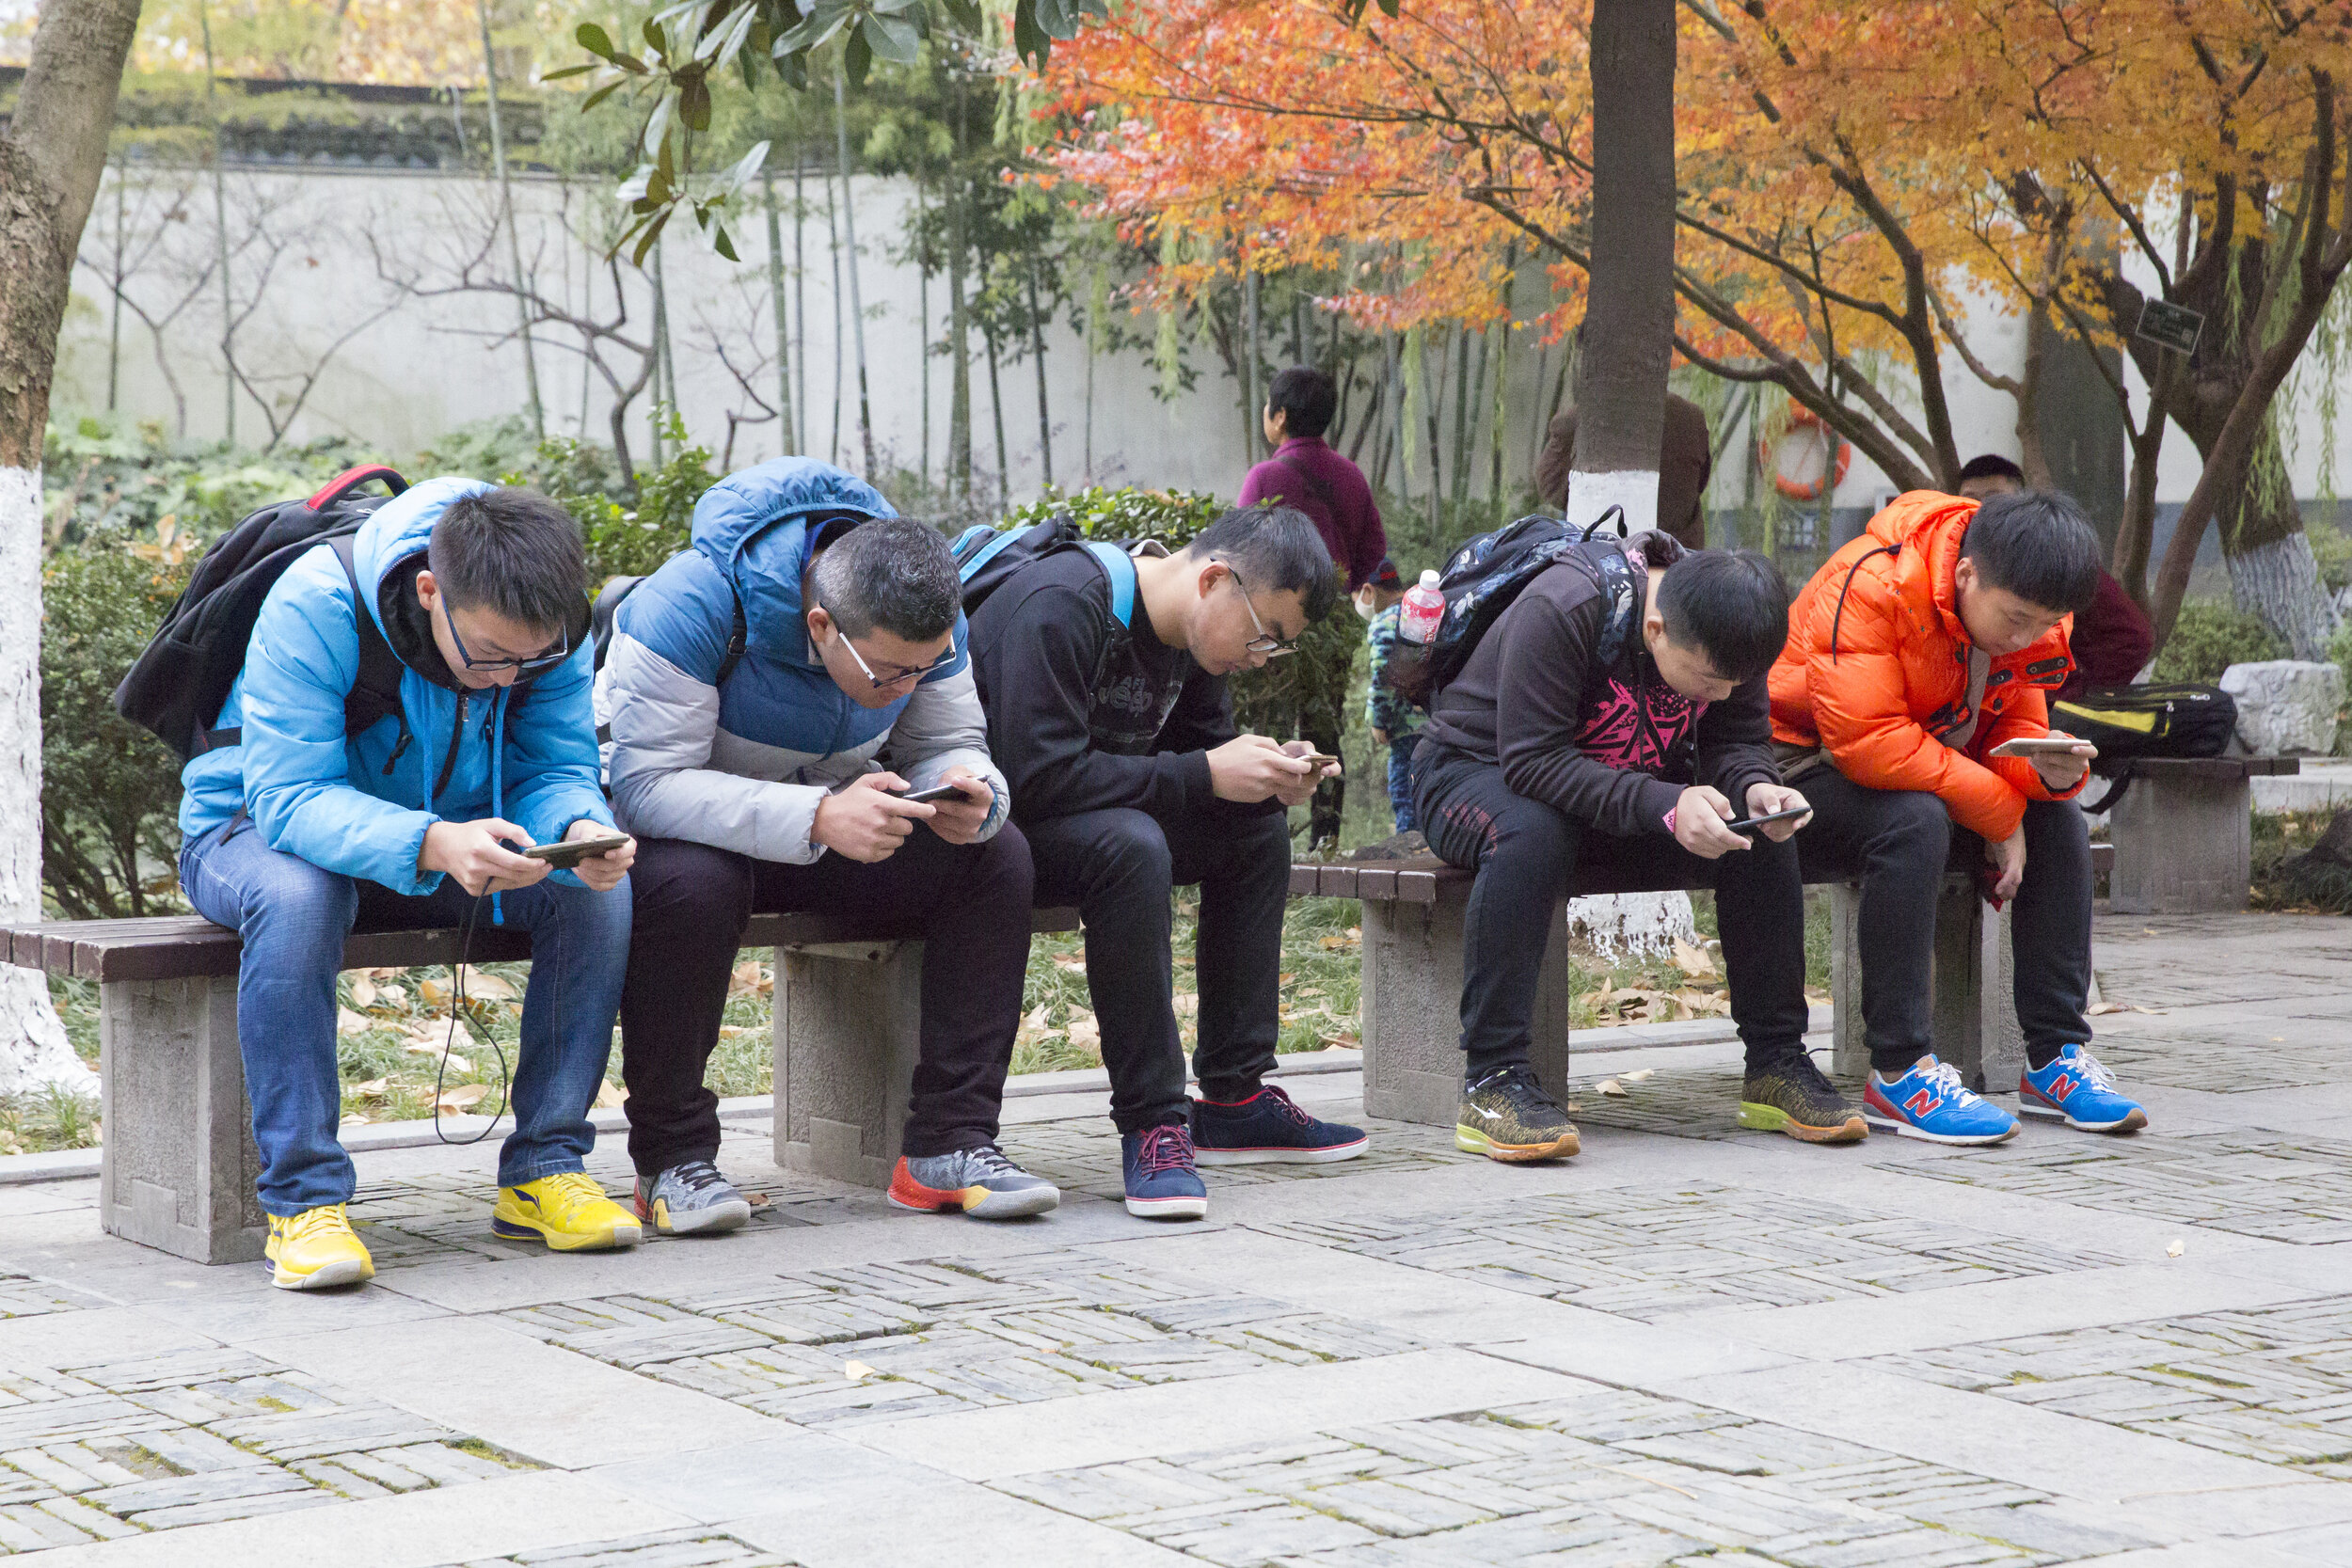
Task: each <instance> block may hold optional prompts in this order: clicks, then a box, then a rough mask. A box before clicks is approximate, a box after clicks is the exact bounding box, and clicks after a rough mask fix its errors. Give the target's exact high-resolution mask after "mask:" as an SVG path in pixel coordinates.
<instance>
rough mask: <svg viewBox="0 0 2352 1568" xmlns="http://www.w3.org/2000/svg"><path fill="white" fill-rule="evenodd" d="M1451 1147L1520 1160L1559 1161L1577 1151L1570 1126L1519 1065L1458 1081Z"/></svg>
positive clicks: (1514, 1161)
mask: <svg viewBox="0 0 2352 1568" xmlns="http://www.w3.org/2000/svg"><path fill="white" fill-rule="evenodd" d="M1454 1148H1459V1149H1464V1150H1467V1151H1468V1152H1470V1153H1472V1154H1484V1155H1485V1156H1486V1158H1487V1159H1489V1160H1501V1161H1503V1162H1504V1163H1506V1164H1524V1163H1525V1162H1527V1161H1530V1160H1565V1159H1566V1158H1567V1157H1568V1156H1569V1155H1571V1154H1574V1153H1575V1152H1576V1150H1577V1141H1576V1124H1575V1123H1574V1122H1572V1121H1570V1120H1569V1119H1568V1113H1567V1112H1566V1111H1565V1110H1564V1109H1562V1108H1561V1104H1560V1102H1559V1101H1556V1100H1554V1099H1552V1098H1551V1096H1550V1095H1549V1094H1547V1093H1546V1092H1545V1091H1544V1086H1543V1085H1541V1084H1540V1083H1538V1082H1536V1080H1535V1074H1534V1071H1533V1070H1531V1069H1528V1068H1527V1067H1525V1066H1514V1067H1506V1068H1497V1069H1495V1070H1494V1071H1492V1072H1490V1073H1488V1074H1486V1077H1484V1078H1481V1079H1479V1080H1478V1081H1477V1082H1476V1083H1474V1084H1465V1085H1462V1101H1461V1104H1460V1105H1459V1106H1458V1107H1457V1108H1456V1109H1455V1111H1454Z"/></svg>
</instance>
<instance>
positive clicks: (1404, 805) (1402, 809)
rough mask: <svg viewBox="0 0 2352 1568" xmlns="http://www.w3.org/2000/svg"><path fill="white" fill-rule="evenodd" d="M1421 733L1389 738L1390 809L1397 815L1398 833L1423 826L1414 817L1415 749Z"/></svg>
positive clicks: (1419, 741)
mask: <svg viewBox="0 0 2352 1568" xmlns="http://www.w3.org/2000/svg"><path fill="white" fill-rule="evenodd" d="M1420 744H1421V732H1420V731H1419V730H1415V731H1414V732H1413V733H1412V734H1410V735H1392V736H1389V809H1390V810H1391V811H1393V812H1394V813H1396V831H1397V832H1400V833H1409V832H1412V831H1413V830H1414V829H1415V828H1418V827H1420V826H1421V820H1420V818H1418V817H1416V816H1414V815H1413V748H1414V747H1416V746H1419V745H1420Z"/></svg>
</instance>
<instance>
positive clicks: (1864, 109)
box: [1047, 0, 2352, 486]
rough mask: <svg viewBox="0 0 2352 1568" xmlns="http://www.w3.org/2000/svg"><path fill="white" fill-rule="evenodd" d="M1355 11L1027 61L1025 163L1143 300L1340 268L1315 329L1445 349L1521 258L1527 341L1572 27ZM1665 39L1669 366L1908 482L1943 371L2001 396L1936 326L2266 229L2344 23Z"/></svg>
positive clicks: (1308, 4) (1122, 20) (2067, 322)
mask: <svg viewBox="0 0 2352 1568" xmlns="http://www.w3.org/2000/svg"><path fill="white" fill-rule="evenodd" d="M1351 10H1352V8H1351V6H1350V5H1349V3H1348V0H1172V3H1168V4H1164V5H1154V6H1149V7H1146V6H1139V5H1138V6H1131V7H1129V8H1126V9H1125V10H1123V11H1122V12H1120V14H1119V15H1118V16H1117V17H1116V18H1115V19H1114V20H1113V21H1112V22H1111V23H1110V24H1105V25H1102V26H1097V27H1093V28H1089V30H1087V31H1086V32H1085V33H1083V34H1082V35H1081V37H1080V39H1079V40H1078V41H1077V42H1076V43H1075V44H1074V45H1073V46H1071V47H1070V48H1068V49H1067V50H1065V51H1062V52H1058V53H1057V55H1056V56H1055V58H1054V62H1053V65H1052V68H1051V69H1050V71H1049V72H1048V74H1047V82H1048V85H1049V87H1050V88H1051V89H1052V92H1053V94H1054V97H1053V100H1052V104H1053V107H1054V108H1055V109H1056V110H1057V111H1059V112H1060V114H1061V116H1062V117H1063V118H1062V119H1060V120H1059V121H1058V123H1060V124H1061V125H1063V126H1066V127H1073V129H1070V130H1068V131H1066V132H1065V133H1064V134H1063V135H1060V136H1059V137H1058V139H1057V142H1056V143H1055V145H1054V146H1053V147H1051V148H1050V149H1049V150H1048V155H1049V156H1050V158H1051V161H1052V162H1053V164H1054V165H1055V166H1057V169H1058V170H1059V172H1060V173H1061V174H1062V175H1063V176H1064V177H1066V178H1068V179H1070V180H1072V181H1073V182H1078V183H1080V184H1082V185H1084V186H1085V187H1087V188H1089V190H1090V191H1091V192H1092V193H1094V196H1095V198H1096V200H1097V202H1098V203H1099V210H1100V211H1101V212H1103V213H1104V214H1108V215H1110V216H1112V217H1113V218H1115V219H1117V220H1118V222H1119V223H1120V226H1121V228H1122V230H1123V231H1124V232H1125V233H1126V234H1127V236H1128V237H1129V238H1130V239H1132V240H1135V241H1136V242H1138V243H1141V244H1145V245H1150V246H1151V247H1152V249H1153V250H1154V251H1156V252H1157V253H1158V254H1160V255H1161V256H1162V257H1163V258H1164V259H1166V260H1165V261H1164V264H1163V265H1162V266H1161V267H1160V268H1159V269H1157V271H1156V272H1155V274H1154V275H1153V277H1152V278H1151V280H1150V282H1149V284H1148V287H1147V291H1146V296H1145V297H1146V299H1147V300H1149V299H1150V298H1152V294H1153V293H1154V292H1159V291H1166V292H1176V293H1182V292H1185V291H1190V290H1195V289H1198V288H1200V286H1202V285H1203V284H1204V283H1207V282H1209V281H1210V280H1212V279H1214V278H1216V277H1231V276H1232V275H1234V274H1235V273H1236V272H1237V271H1239V270H1241V269H1245V268H1260V269H1268V270H1270V269H1273V268H1277V267H1290V266H1309V267H1315V268H1326V269H1341V268H1344V269H1348V276H1349V277H1350V278H1351V286H1349V287H1345V288H1343V289H1341V290H1339V291H1337V292H1336V293H1334V294H1333V296H1332V297H1331V298H1330V299H1328V300H1327V305H1329V306H1330V307H1331V308H1333V309H1342V310H1344V311H1346V312H1348V313H1349V314H1350V315H1352V316H1355V317H1357V318H1358V319H1359V320H1362V321H1364V322H1366V323H1367V324H1373V325H1387V326H1401V325H1413V324H1416V323H1420V322H1424V321H1432V320H1441V321H1458V322H1462V323H1464V324H1466V325H1473V326H1474V325H1483V324H1484V323H1486V322H1488V321H1491V320H1493V319H1495V318H1496V317H1497V316H1499V315H1500V314H1501V313H1502V310H1503V308H1504V307H1503V294H1502V283H1503V281H1504V278H1503V266H1502V251H1503V247H1504V246H1505V245H1506V244H1509V243H1510V242H1513V241H1518V242H1519V243H1520V244H1521V245H1525V244H1526V243H1528V242H1530V241H1532V242H1534V245H1535V246H1536V248H1537V249H1538V251H1539V253H1540V254H1542V255H1544V256H1545V257H1546V258H1547V259H1548V260H1549V261H1550V263H1551V266H1552V273H1553V277H1554V280H1555V283H1556V284H1557V286H1558V295H1557V302H1556V303H1555V305H1554V306H1553V308H1552V309H1551V310H1550V311H1549V316H1548V323H1547V325H1549V327H1550V328H1551V329H1552V330H1553V331H1554V332H1557V331H1558V330H1560V329H1562V328H1564V327H1565V326H1566V325H1572V324H1573V322H1574V321H1575V320H1576V319H1577V318H1578V316H1579V315H1581V310H1582V301H1581V285H1582V276H1583V267H1584V262H1585V254H1584V250H1583V245H1584V235H1585V233H1586V231H1587V219H1588V215H1589V214H1588V212H1587V203H1588V199H1589V191H1590V183H1589V171H1590V148H1591V125H1590V119H1589V112H1588V111H1589V77H1588V72H1587V66H1586V57H1585V30H1584V28H1585V17H1586V16H1587V15H1588V14H1589V13H1588V11H1587V9H1586V8H1584V7H1581V6H1573V5H1561V4H1557V3H1552V4H1536V3H1533V0H1402V4H1401V6H1400V14H1399V15H1397V16H1396V17H1393V18H1391V17H1388V16H1386V15H1383V14H1381V13H1380V12H1379V11H1377V10H1375V9H1366V10H1365V11H1364V13H1363V14H1362V15H1361V16H1360V18H1353V17H1351ZM1680 17H1681V22H1680V26H1681V32H1680V58H1679V62H1678V77H1677V142H1678V148H1677V166H1678V168H1677V178H1678V182H1679V185H1680V198H1679V217H1680V230H1679V241H1678V248H1677V294H1678V300H1679V307H1678V308H1679V321H1678V325H1677V342H1678V346H1679V347H1680V348H1681V350H1682V351H1683V353H1684V355H1685V356H1686V357H1687V358H1690V359H1692V360H1693V361H1694V362H1697V363H1700V364H1703V365H1707V366H1708V367H1709V368H1713V369H1717V370H1719V371H1721V372H1725V373H1730V374H1734V375H1738V376H1740V377H1742V378H1745V379H1760V380H1765V381H1769V382H1772V383H1774V384H1777V385H1779V386H1781V387H1783V388H1786V389H1787V390H1788V392H1789V394H1790V396H1791V398H1792V399H1793V400H1794V401H1796V402H1798V403H1800V404H1804V406H1806V407H1808V408H1810V409H1812V410H1813V411H1814V412H1816V413H1818V414H1820V416H1821V417H1822V418H1823V419H1824V420H1827V421H1828V422H1829V423H1830V424H1832V425H1833V426H1834V427H1835V428H1836V429H1837V431H1838V432H1839V434H1841V435H1843V436H1847V437H1848V438H1849V439H1851V440H1853V441H1854V442H1855V444H1856V445H1858V446H1860V447H1862V448H1863V450H1864V451H1866V452H1867V454H1868V455H1869V456H1870V457H1871V458H1872V460H1873V461H1875V462H1876V463H1877V464H1878V465H1879V466H1880V467H1881V468H1883V470H1884V471H1885V472H1887V473H1888V474H1889V475H1890V476H1891V477H1893V478H1894V479H1896V480H1897V482H1898V483H1901V484H1904V485H1906V486H1908V485H1913V484H1918V483H1931V482H1934V481H1936V480H1938V479H1942V480H1944V481H1945V482H1947V483H1948V478H1949V475H1950V474H1951V473H1952V472H1953V470H1954V469H1955V468H1956V467H1957V466H1958V454H1957V452H1956V451H1955V450H1954V446H1953V436H1952V431H1951V421H1950V417H1949V414H1948V411H1947V398H1946V395H1945V391H1944V386H1943V378H1944V375H1945V374H1946V364H1947V356H1948V357H1949V358H1951V359H1954V360H1957V361H1958V362H1959V364H1958V366H1955V367H1954V368H1955V369H1956V370H1957V369H1959V367H1961V366H1964V367H1965V370H1964V371H1962V372H1961V373H1970V372H1973V373H1977V374H1979V375H1980V376H1982V377H1983V378H1985V379H1986V380H1987V381H1988V382H1989V383H1991V384H1993V385H1994V386H1996V387H1999V388H2001V389H2003V390H2009V391H2011V392H2014V393H2017V394H2019V395H2020V401H2021V403H2022V402H2025V401H2026V400H2029V398H2030V396H2031V393H2032V390H2033V388H2030V387H2029V386H2025V385H2022V384H2020V383H2019V382H2018V381H2017V379H2016V377H2014V376H2013V375H2010V374H2009V373H2007V372H1999V371H1996V370H1994V369H1993V368H1991V367H1989V366H1988V365H1986V364H1985V363H1984V361H1983V358H1982V357H1981V356H1979V355H1977V354H1976V353H1975V352H1974V348H1973V345H1971V344H1970V343H1968V342H1967V341H1966V340H1965V339H1964V338H1963V336H1962V335H1961V334H1962V333H1963V331H1964V327H1963V320H1964V319H1973V320H1975V321H1977V322H1979V323H1982V322H1984V321H1985V320H1986V319H1987V315H1988V308H1989V309H1990V311H1991V312H1992V313H1998V312H2003V311H2010V312H2014V311H2034V312H2042V313H2046V314H2048V315H2049V316H2050V317H2051V319H2052V320H2053V321H2056V322H2058V323H2059V324H2061V325H2064V326H2066V327H2068V328H2070V329H2072V330H2074V331H2077V332H2079V333H2081V334H2083V335H2086V336H2090V337H2093V338H2098V339H2103V340H2106V341H2113V340H2114V338H2115V336H2116V332H2117V328H2116V324H2115V323H2114V322H2113V321H2112V320H2110V319H2108V309H2109V300H2110V298H2111V294H2112V291H2111V290H2109V289H2107V288H2106V286H2105V285H2106V282H2107V275H2110V274H2112V273H2113V272H2114V271H2115V268H2116V266H2117V265H2118V262H2117V261H2116V257H2117V256H2118V254H2119V253H2120V252H2127V251H2132V250H2136V249H2137V248H2138V247H2139V242H2140V240H2142V239H2144V240H2146V242H2147V245H2148V246H2149V248H2150V249H2151V250H2154V249H2161V248H2163V245H2164V243H2165V242H2164V241H2163V240H2162V239H2160V238H2158V237H2157V236H2158V233H2159V231H2160V230H2166V229H2168V227H2169V228H2173V229H2177V228H2178V227H2179V226H2177V225H2172V224H2171V223H2170V216H2171V214H2173V213H2174V212H2176V211H2178V210H2179V208H2180V206H2181V204H2182V202H2183V201H2184V200H2185V201H2186V202H2188V203H2189V204H2190V206H2191V207H2195V206H2196V205H2197V203H2198V202H2199V201H2200V200H2201V199H2203V200H2205V202H2206V209H2205V210H2203V211H2201V213H2200V216H2199V220H2198V221H2199V222H2201V224H2203V225H2204V227H2205V228H2206V229H2208V230H2209V229H2210V228H2211V227H2212V222H2213V219H2212V215H2211V212H2210V204H2211V201H2212V200H2213V199H2221V200H2225V201H2231V202H2235V203H2241V204H2245V205H2246V207H2247V210H2246V211H2245V212H2244V213H2243V214H2241V223H2242V225H2243V227H2245V228H2247V229H2249V230H2252V229H2259V228H2260V227H2261V226H2263V225H2264V224H2266V223H2273V222H2276V221H2277V220H2278V219H2279V217H2280V214H2281V212H2282V211H2284V210H2285V209H2286V208H2289V207H2291V206H2292V204H2293V202H2294V201H2295V200H2296V190H2297V182H2298V179H2299V177H2300V173H2301V169H2302V166H2303V161H2304V157H2305V155H2306V152H2307V151H2308V150H2309V149H2310V148H2311V146H2312V140H2313V135H2314V129H2313V124H2312V119H2313V111H2312V105H2313V104H2314V103H2322V104H2325V103H2327V99H2326V97H2325V94H2324V92H2323V91H2322V89H2321V87H2319V86H2318V85H2317V84H2320V83H2322V82H2324V81H2327V80H2328V79H2330V77H2331V75H2332V73H2333V72H2336V71H2341V70H2342V68H2343V66H2344V63H2345V61H2346V59H2347V57H2348V56H2347V54H2346V50H2347V39H2352V0H2322V3H2319V4H2314V5H2307V6H2303V7H2299V8H2296V9H2295V10H2294V11H2292V12H2288V11H2284V10H2281V9H2280V8H2275V7H2272V6H2268V5H2264V4H2259V3H2256V0H2200V3H2199V4H2196V5H2193V6H2192V5H2188V4H2186V3H2185V0H2103V3H2102V4H2099V5H2085V4H2080V3H2073V0H1977V3H1973V4H1971V3H1947V0H1910V3H1907V4H1904V5H1901V6H1891V7H1862V6H1856V5H1852V4H1851V3H1849V0H1744V3H1739V4H1723V5H1718V4H1713V3H1709V0H1688V3H1686V4H1685V6H1684V7H1683V8H1682V10H1681V13H1680ZM2217 180H2221V181H2225V182H2228V183H2229V184H2230V186H2231V188H2230V189H2229V190H2227V191H2225V192H2223V193H2222V194H2221V195H2220V196H2219V197H2218V198H2216V197H2215V196H2214V192H2215V190H2216V184H2217ZM2256 192H2259V193H2260V194H2259V195H2257V194H2254V193H2256ZM2136 260H2137V259H2136ZM2166 260H2167V261H2170V260H2171V258H2170V257H2169V256H2167V258H2166ZM2181 264H2185V262H2183V263H2181ZM2123 325H2124V326H2125V327H2126V328H2127V327H2128V325H2129V324H2128V323H2126V324H2123ZM2024 422H2025V421H2024V420H2021V424H2022V423H2024Z"/></svg>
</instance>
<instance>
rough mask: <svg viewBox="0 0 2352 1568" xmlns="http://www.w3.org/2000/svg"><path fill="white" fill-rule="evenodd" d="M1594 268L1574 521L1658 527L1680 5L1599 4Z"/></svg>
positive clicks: (1615, 0)
mask: <svg viewBox="0 0 2352 1568" xmlns="http://www.w3.org/2000/svg"><path fill="white" fill-rule="evenodd" d="M1592 75H1593V225H1592V228H1593V252H1592V254H1593V266H1592V276H1591V280H1590V283H1589V286H1588V292H1587V298H1588V300H1589V302H1590V303H1589V304H1588V306H1587V308H1586V309H1585V313H1584V325H1583V329H1582V330H1583V331H1584V333H1585V340H1584V343H1583V348H1582V353H1581V356H1580V361H1579V363H1580V374H1579V376H1578V385H1577V394H1576V407H1577V427H1576V465H1575V470H1574V472H1573V473H1571V474H1570V476H1569V479H1568V509H1567V515H1568V521H1570V522H1571V523H1590V522H1591V521H1592V520H1593V519H1595V518H1597V517H1598V516H1599V515H1601V514H1602V513H1603V512H1605V511H1607V510H1608V509H1609V508H1610V507H1611V506H1622V507H1624V508H1625V520H1626V526H1627V527H1628V529H1629V530H1631V531H1640V530H1642V529H1647V528H1655V527H1656V526H1657V525H1658V454H1659V450H1660V448H1661V446H1662V445H1663V444H1664V440H1665V420H1666V371H1667V368H1668V365H1669V363H1670V361H1671V359H1672V357H1673V352H1674V320H1675V293H1674V255H1675V109H1674V87H1675V4H1674V0H1594V4H1593V41H1592Z"/></svg>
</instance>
